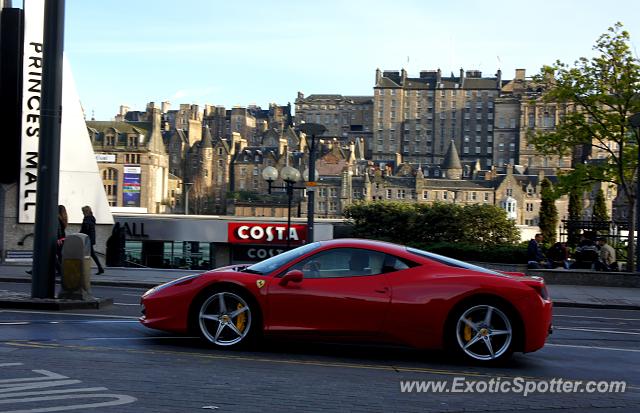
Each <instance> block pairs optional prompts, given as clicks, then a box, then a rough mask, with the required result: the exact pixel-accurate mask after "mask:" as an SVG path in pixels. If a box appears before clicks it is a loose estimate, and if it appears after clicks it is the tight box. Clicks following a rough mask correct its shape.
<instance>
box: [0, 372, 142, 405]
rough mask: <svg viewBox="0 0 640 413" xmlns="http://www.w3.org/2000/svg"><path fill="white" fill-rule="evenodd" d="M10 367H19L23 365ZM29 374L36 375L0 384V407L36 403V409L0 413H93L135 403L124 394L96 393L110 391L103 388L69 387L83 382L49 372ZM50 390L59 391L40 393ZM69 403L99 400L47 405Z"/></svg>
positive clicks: (8, 380) (133, 398)
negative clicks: (80, 412) (84, 411)
mask: <svg viewBox="0 0 640 413" xmlns="http://www.w3.org/2000/svg"><path fill="white" fill-rule="evenodd" d="M5 364H9V363H5ZM11 364H14V365H22V363H11ZM31 371H32V372H33V373H36V374H37V375H36V376H32V377H26V378H25V377H20V378H14V379H2V380H0V405H8V406H7V407H8V408H15V407H17V406H18V405H19V404H21V403H29V404H31V405H33V403H34V402H35V403H36V405H37V406H38V407H35V408H28V409H20V410H4V411H2V412H0V413H37V412H57V411H69V410H79V409H90V408H92V409H93V408H96V407H110V406H119V405H122V404H128V403H133V402H135V401H136V400H137V399H136V398H135V397H132V396H129V395H124V394H112V393H99V392H105V391H108V390H109V389H108V388H106V387H84V388H73V387H68V386H73V385H76V384H79V383H82V381H80V380H74V379H70V378H69V377H67V376H63V375H62V374H58V373H54V372H52V371H48V370H31ZM61 386H66V388H59V387H61ZM51 387H58V389H53V390H42V389H46V388H51ZM72 399H88V400H86V401H92V400H91V399H102V401H97V402H95V403H83V404H70V405H64V404H57V405H51V404H50V403H46V402H48V401H56V402H58V403H64V402H61V401H64V400H72Z"/></svg>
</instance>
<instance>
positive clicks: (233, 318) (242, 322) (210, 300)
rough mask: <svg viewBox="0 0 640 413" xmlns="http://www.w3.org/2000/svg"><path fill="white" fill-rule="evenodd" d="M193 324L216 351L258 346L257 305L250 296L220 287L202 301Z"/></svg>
mask: <svg viewBox="0 0 640 413" xmlns="http://www.w3.org/2000/svg"><path fill="white" fill-rule="evenodd" d="M193 325H194V327H195V328H196V330H197V331H198V333H199V335H200V336H201V337H202V338H204V339H205V340H206V341H207V342H208V343H209V344H211V345H213V346H215V347H217V348H241V347H246V346H249V345H251V344H254V343H255V341H256V338H257V337H258V335H259V330H260V325H261V322H260V314H259V309H258V306H257V304H255V302H254V300H252V299H251V298H250V297H249V296H248V294H246V293H244V292H240V291H236V290H235V289H231V288H218V289H216V290H213V291H210V292H209V294H207V295H205V296H203V297H202V298H201V300H199V302H198V303H197V305H196V306H195V308H194V321H193Z"/></svg>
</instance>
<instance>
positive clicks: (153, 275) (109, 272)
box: [0, 264, 640, 310]
mask: <svg viewBox="0 0 640 413" xmlns="http://www.w3.org/2000/svg"><path fill="white" fill-rule="evenodd" d="M30 267H31V266H30V265H26V264H4V265H0V282H31V276H30V275H29V274H27V273H26V272H25V271H26V270H28V269H30ZM93 272H94V274H95V269H94V271H93ZM200 272H202V271H190V270H175V269H158V268H119V267H116V268H114V267H108V268H106V272H105V273H104V274H102V275H92V277H91V284H92V285H96V286H113V287H134V288H152V287H154V286H156V285H158V284H162V283H165V282H167V281H171V280H173V279H176V278H179V277H182V276H183V275H188V274H198V273H200ZM547 288H548V290H549V294H550V295H551V298H552V299H553V302H554V305H555V306H557V307H584V308H606V309H623V310H640V288H621V287H593V286H584V285H558V284H547Z"/></svg>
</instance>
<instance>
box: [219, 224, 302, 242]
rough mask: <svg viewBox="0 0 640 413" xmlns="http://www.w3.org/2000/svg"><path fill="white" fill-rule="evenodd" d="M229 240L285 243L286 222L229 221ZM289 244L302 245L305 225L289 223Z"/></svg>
mask: <svg viewBox="0 0 640 413" xmlns="http://www.w3.org/2000/svg"><path fill="white" fill-rule="evenodd" d="M228 228H229V229H228V231H229V242H230V243H232V244H262V245H285V244H286V243H287V224H258V223H255V222H230V223H229V227H228ZM289 239H290V240H291V241H290V242H291V245H302V244H304V243H305V242H306V240H307V226H306V225H291V227H290V228H289Z"/></svg>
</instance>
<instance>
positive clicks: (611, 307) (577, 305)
mask: <svg viewBox="0 0 640 413" xmlns="http://www.w3.org/2000/svg"><path fill="white" fill-rule="evenodd" d="M553 306H554V307H572V308H597V309H601V310H636V311H640V305H634V304H609V303H579V302H574V301H555V300H554V301H553Z"/></svg>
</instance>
